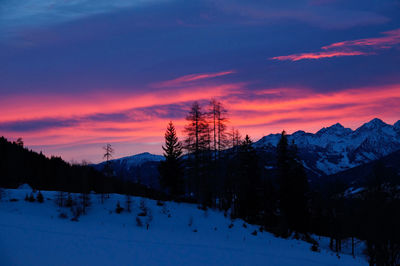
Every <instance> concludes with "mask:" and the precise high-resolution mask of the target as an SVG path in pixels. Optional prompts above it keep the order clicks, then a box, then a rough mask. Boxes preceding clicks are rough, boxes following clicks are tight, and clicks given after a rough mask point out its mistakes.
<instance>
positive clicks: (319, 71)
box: [0, 0, 400, 162]
mask: <svg viewBox="0 0 400 266" xmlns="http://www.w3.org/2000/svg"><path fill="white" fill-rule="evenodd" d="M211 98H216V99H219V100H220V101H222V102H223V103H224V104H225V106H226V107H227V109H228V110H229V117H230V119H229V126H234V127H236V128H238V129H239V130H240V131H241V133H242V134H243V135H244V134H249V135H250V136H251V137H252V139H253V140H258V139H259V138H261V137H262V136H264V135H267V134H270V133H277V132H280V131H281V130H283V129H285V130H286V131H288V132H289V133H291V132H294V131H296V130H299V129H301V130H305V131H309V132H315V131H317V130H318V129H320V128H321V127H324V126H325V127H326V126H330V125H332V124H334V123H336V122H340V123H341V124H343V125H344V126H346V127H350V128H353V129H354V128H357V127H358V126H360V125H361V124H363V123H365V122H367V121H369V120H371V119H372V118H374V117H379V118H381V119H383V120H384V121H385V122H387V123H390V124H393V123H394V122H396V121H397V120H399V119H400V1H399V0H379V1H376V0H285V1H276V0H274V1H272V0H271V1H270V0H263V1H259V0H258V1H254V0H246V1H244V0H243V1H237V0H193V1H175V0H147V1H145V0H113V1H109V0H56V1H55V0H53V1H52V0H24V1H21V0H3V1H1V2H0V135H3V136H5V137H6V138H8V139H10V140H16V139H17V138H18V137H22V138H23V139H24V142H25V145H26V146H27V147H29V148H31V149H34V150H36V151H43V152H44V153H45V154H46V155H57V156H62V157H63V158H64V159H65V160H67V161H70V160H75V161H80V160H82V159H86V160H89V161H91V162H99V161H101V160H102V149H101V147H102V146H103V145H104V144H106V143H111V144H112V145H113V146H114V148H115V151H116V152H115V157H122V156H127V155H132V154H136V153H139V152H144V151H149V152H152V153H157V154H161V145H162V143H163V134H164V131H165V128H166V126H167V123H168V121H169V120H172V121H173V122H174V124H175V125H176V126H177V128H178V134H179V137H182V136H183V134H182V129H183V126H184V124H185V123H186V122H185V119H184V118H185V115H186V113H187V111H188V109H189V107H190V105H191V104H192V102H193V101H195V100H198V101H199V102H200V103H202V104H204V105H205V104H207V102H208V101H209V100H210V99H211Z"/></svg>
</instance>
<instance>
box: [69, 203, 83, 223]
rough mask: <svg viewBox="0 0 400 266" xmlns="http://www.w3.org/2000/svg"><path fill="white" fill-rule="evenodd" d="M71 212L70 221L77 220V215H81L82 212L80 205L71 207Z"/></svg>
mask: <svg viewBox="0 0 400 266" xmlns="http://www.w3.org/2000/svg"><path fill="white" fill-rule="evenodd" d="M71 212H72V216H73V217H72V219H71V221H74V222H77V221H79V220H78V218H79V216H81V214H82V212H83V211H82V207H81V206H75V207H71Z"/></svg>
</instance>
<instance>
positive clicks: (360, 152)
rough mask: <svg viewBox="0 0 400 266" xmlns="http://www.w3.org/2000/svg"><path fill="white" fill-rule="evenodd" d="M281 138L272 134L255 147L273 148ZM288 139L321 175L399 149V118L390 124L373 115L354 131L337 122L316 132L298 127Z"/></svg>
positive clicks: (356, 164)
mask: <svg viewBox="0 0 400 266" xmlns="http://www.w3.org/2000/svg"><path fill="white" fill-rule="evenodd" d="M279 139H280V134H270V135H267V136H264V137H262V138H261V139H260V140H259V141H257V142H255V144H254V146H255V147H256V148H258V149H261V150H272V149H274V147H276V145H277V143H278V142H279ZM288 139H289V141H290V142H292V141H293V142H294V143H295V144H296V145H297V147H298V149H299V155H300V158H301V159H302V160H303V163H304V164H305V166H306V167H308V168H310V169H312V170H315V171H317V172H319V174H320V175H330V174H335V173H337V172H340V171H344V170H347V169H350V168H352V167H355V166H358V165H361V164H364V163H368V162H371V161H373V160H377V159H379V158H382V157H383V156H386V155H388V154H390V153H392V152H394V151H397V150H400V120H399V121H397V122H396V123H394V124H393V125H390V124H387V123H385V122H383V121H382V120H381V119H379V118H374V119H372V120H371V121H369V122H367V123H365V124H363V125H361V126H360V127H358V128H357V129H355V130H352V129H350V128H345V127H344V126H342V125H341V124H339V123H336V124H334V125H332V126H330V127H324V128H322V129H320V130H319V131H317V132H316V133H307V132H304V131H301V130H299V131H296V132H294V133H293V134H288Z"/></svg>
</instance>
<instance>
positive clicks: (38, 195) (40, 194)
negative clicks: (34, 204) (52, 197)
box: [36, 191, 44, 203]
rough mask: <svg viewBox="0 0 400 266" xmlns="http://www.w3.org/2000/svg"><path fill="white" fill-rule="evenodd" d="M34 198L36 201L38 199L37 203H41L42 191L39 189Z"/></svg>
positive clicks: (42, 199)
mask: <svg viewBox="0 0 400 266" xmlns="http://www.w3.org/2000/svg"><path fill="white" fill-rule="evenodd" d="M36 199H37V201H38V202H39V203H43V201H44V198H43V194H42V192H40V191H39V193H38V194H37V196H36Z"/></svg>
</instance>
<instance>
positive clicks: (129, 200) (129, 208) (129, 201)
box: [125, 195, 132, 212]
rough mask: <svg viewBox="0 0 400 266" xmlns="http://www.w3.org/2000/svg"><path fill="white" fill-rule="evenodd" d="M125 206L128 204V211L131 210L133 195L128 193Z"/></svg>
mask: <svg viewBox="0 0 400 266" xmlns="http://www.w3.org/2000/svg"><path fill="white" fill-rule="evenodd" d="M125 206H126V210H127V211H128V212H131V210H132V209H131V206H132V198H131V195H126V197H125Z"/></svg>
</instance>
